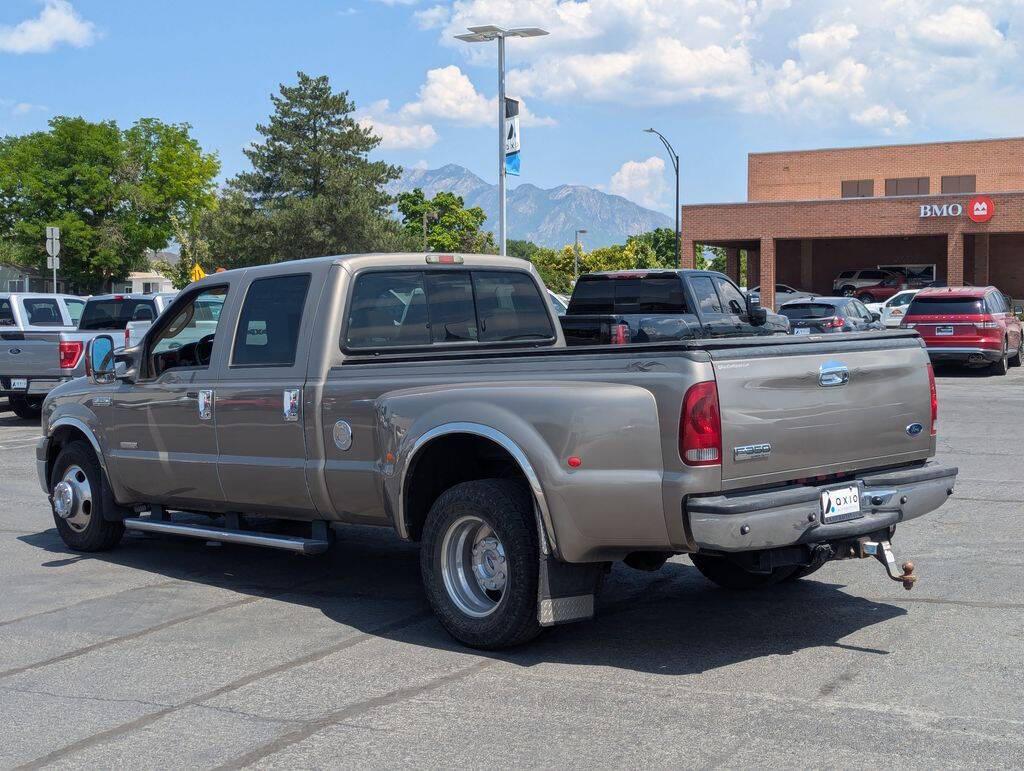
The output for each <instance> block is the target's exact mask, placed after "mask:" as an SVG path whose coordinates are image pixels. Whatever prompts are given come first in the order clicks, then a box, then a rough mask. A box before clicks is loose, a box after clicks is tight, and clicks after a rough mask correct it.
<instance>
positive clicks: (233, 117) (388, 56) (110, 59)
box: [0, 0, 1024, 212]
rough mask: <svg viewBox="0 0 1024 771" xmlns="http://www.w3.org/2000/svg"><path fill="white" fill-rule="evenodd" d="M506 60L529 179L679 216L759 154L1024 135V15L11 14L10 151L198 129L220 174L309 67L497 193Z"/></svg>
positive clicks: (218, 4) (305, 10) (361, 8)
mask: <svg viewBox="0 0 1024 771" xmlns="http://www.w3.org/2000/svg"><path fill="white" fill-rule="evenodd" d="M487 23H497V24H500V25H504V26H516V25H518V26H527V25H539V26H543V27H545V28H547V29H549V30H550V31H551V33H552V34H551V35H550V36H548V37H546V38H542V39H537V40H530V41H524V40H513V41H510V43H509V62H508V66H509V93H510V95H513V96H520V97H522V98H523V101H524V104H525V106H526V111H527V114H526V115H525V116H524V120H523V131H522V133H523V175H522V177H521V181H522V182H531V183H534V184H537V185H539V186H542V187H551V186H554V185H558V184H561V183H581V184H587V185H592V186H596V187H600V188H601V189H604V190H608V191H610V192H616V193H620V194H623V195H626V196H627V197H630V198H632V199H633V200H636V201H638V202H639V203H641V204H644V205H647V206H651V207H653V208H657V209H660V210H662V211H666V212H670V211H671V202H672V186H671V184H672V183H671V177H670V175H669V172H670V167H669V165H668V163H667V162H666V160H665V156H664V153H663V150H662V147H661V145H660V143H659V142H657V140H656V138H654V137H652V136H651V135H648V134H644V133H642V129H643V128H645V127H646V126H649V125H652V126H655V127H656V128H658V129H659V130H661V131H662V132H663V133H665V134H666V135H667V136H668V137H669V139H670V140H671V141H672V142H673V144H674V145H675V147H676V150H677V151H678V152H679V155H680V158H681V165H682V198H683V200H684V202H698V201H727V200H742V199H743V198H745V195H746V153H747V152H749V151H758V150H771V149H791V148H803V147H825V146H845V145H862V144H881V143H890V142H915V141H931V140H942V139H967V138H974V137H990V136H1017V135H1020V134H1022V133H1024V130H1022V128H1021V120H1022V117H1024V114H1022V113H1024V98H1022V97H1024V94H1022V90H1024V89H1022V76H1021V74H1020V73H1021V72H1022V71H1024V70H1022V68H1021V65H1022V61H1021V58H1022V57H1021V53H1022V51H1021V46H1022V43H1024V41H1022V35H1021V30H1022V29H1024V4H1022V3H1020V2H1017V0H992V1H991V2H985V3H980V2H963V3H950V2H932V1H931V0H872V2H859V3H850V2H835V1H832V0H802V1H801V0H795V1H791V0H457V1H456V2H437V0H385V1H381V0H363V1H360V0H348V1H347V2H346V0H341V1H340V2H330V1H329V0H291V1H290V2H281V0H277V1H276V2H270V1H266V0H246V2H244V3H243V2H233V1H230V0H205V2H199V1H198V0H175V2H173V3H170V2H155V1H154V2H150V1H149V0H121V1H120V2H112V1H111V0H3V2H2V3H0V134H20V133H24V132H27V131H32V130H36V129H40V128H44V127H45V125H46V121H47V120H48V119H49V118H50V117H52V116H54V115H60V114H67V115H84V116H85V117H87V118H90V119H97V120H98V119H107V118H113V119H116V120H117V121H118V122H119V123H121V124H124V125H127V124H130V123H131V122H132V121H134V120H136V119H137V118H139V117H142V116H154V117H158V118H161V119H163V120H166V121H187V122H189V123H191V124H192V126H193V129H194V134H195V136H196V137H197V138H198V139H199V141H200V142H201V143H202V144H203V146H204V147H205V148H207V149H211V150H216V151H217V153H218V154H219V156H220V159H221V162H222V164H223V174H224V176H230V175H232V174H234V173H235V172H237V171H239V170H241V169H243V168H245V165H246V162H245V158H244V156H243V155H242V148H243V147H244V146H245V145H246V144H247V143H248V142H250V141H252V140H253V139H255V138H256V136H257V135H256V134H255V131H254V129H253V127H254V126H255V124H256V123H257V122H259V121H263V120H265V119H266V116H267V115H268V113H269V110H270V102H269V94H270V93H271V92H272V91H275V90H276V89H277V85H278V83H280V82H282V81H285V82H290V81H291V80H293V79H294V73H295V71H296V70H303V71H305V72H307V73H309V74H311V75H318V74H327V75H329V76H330V78H331V81H332V83H333V84H334V86H335V87H336V88H343V89H347V90H348V91H349V92H350V94H351V96H352V98H353V99H354V100H355V102H356V104H357V105H358V107H359V111H360V112H359V114H360V120H361V121H363V122H364V123H366V124H367V125H373V126H375V128H376V130H377V131H378V133H379V134H380V135H381V136H382V137H383V138H384V143H383V144H382V147H381V149H380V150H378V151H377V154H378V155H379V156H380V157H382V158H386V159H387V160H389V161H391V162H394V163H398V164H401V165H403V166H414V165H426V166H429V167H431V168H433V167H436V166H439V165H442V164H444V163H448V162H454V163H459V164H462V165H464V166H467V167H468V168H470V169H472V170H473V171H474V172H476V173H477V174H479V175H480V176H482V177H483V178H485V179H487V180H490V181H493V179H494V176H495V170H494V166H495V162H494V160H492V159H493V155H494V152H495V150H494V147H495V144H496V141H497V140H496V137H495V131H496V129H495V127H494V125H493V123H494V121H493V117H492V116H493V113H494V112H495V110H494V109H493V107H492V105H493V104H494V101H493V100H494V98H495V93H496V84H495V70H494V65H495V57H496V54H495V46H494V44H477V45H474V46H471V45H468V44H465V43H461V42H459V41H455V40H453V38H452V36H453V35H454V34H455V33H457V32H460V31H462V30H463V29H464V28H465V27H466V26H467V25H471V24H487Z"/></svg>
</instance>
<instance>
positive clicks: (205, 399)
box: [189, 388, 213, 420]
mask: <svg viewBox="0 0 1024 771" xmlns="http://www.w3.org/2000/svg"><path fill="white" fill-rule="evenodd" d="M189 393H192V392H191V391H190V392H189ZM197 398H198V400H199V403H198V404H197V405H196V407H197V409H198V410H199V419H200V420H212V419H213V389H212V388H204V389H201V390H200V391H199V392H198V395H197Z"/></svg>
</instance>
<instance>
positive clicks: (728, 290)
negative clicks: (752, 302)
mask: <svg viewBox="0 0 1024 771" xmlns="http://www.w3.org/2000/svg"><path fill="white" fill-rule="evenodd" d="M779 286H782V287H783V290H785V287H784V286H783V285H782V284H779V285H778V286H776V291H778V290H779ZM715 288H717V289H718V296H719V297H721V298H722V305H723V306H725V308H726V309H727V310H728V312H729V313H732V314H734V315H736V316H745V315H746V313H747V301H746V300H745V299H744V298H743V295H742V294H740V290H739V289H737V288H736V287H734V286H733V285H732V284H731V283H730V282H728V281H726V280H725V279H723V278H716V279H715Z"/></svg>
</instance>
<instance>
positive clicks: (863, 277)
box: [832, 269, 897, 297]
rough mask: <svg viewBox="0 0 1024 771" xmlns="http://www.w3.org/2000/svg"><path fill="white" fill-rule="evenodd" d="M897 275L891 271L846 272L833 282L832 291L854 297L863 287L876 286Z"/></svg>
mask: <svg viewBox="0 0 1024 771" xmlns="http://www.w3.org/2000/svg"><path fill="white" fill-rule="evenodd" d="M895 275H897V274H895V273H893V272H892V271H889V270H877V269H875V270H844V271H843V272H842V273H840V274H839V275H838V276H836V279H835V281H833V282H832V291H833V292H835V293H836V294H841V295H843V296H845V297H853V295H854V294H856V292H857V290H858V289H860V288H861V287H862V286H875V285H876V284H880V283H881V282H882V279H885V278H888V277H889V276H895Z"/></svg>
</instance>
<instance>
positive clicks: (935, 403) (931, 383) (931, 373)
mask: <svg viewBox="0 0 1024 771" xmlns="http://www.w3.org/2000/svg"><path fill="white" fill-rule="evenodd" d="M928 390H930V391H931V397H932V436H935V434H936V431H937V429H938V425H937V424H938V422H939V394H938V391H936V390H935V369H934V368H933V367H932V365H931V364H929V365H928Z"/></svg>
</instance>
